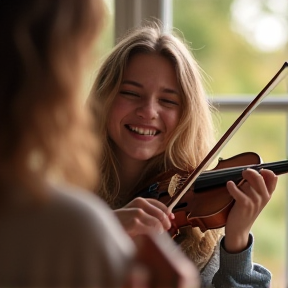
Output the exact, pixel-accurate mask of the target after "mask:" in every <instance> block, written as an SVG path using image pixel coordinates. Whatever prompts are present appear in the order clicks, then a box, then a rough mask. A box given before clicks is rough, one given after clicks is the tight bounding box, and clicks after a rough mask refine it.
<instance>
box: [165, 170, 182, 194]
mask: <svg viewBox="0 0 288 288" xmlns="http://www.w3.org/2000/svg"><path fill="white" fill-rule="evenodd" d="M180 179H181V176H180V175H179V174H175V175H174V176H172V178H171V180H170V183H169V186H168V193H169V195H170V197H173V196H174V194H175V192H176V189H177V187H178V182H179V180H180Z"/></svg>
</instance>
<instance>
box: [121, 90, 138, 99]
mask: <svg viewBox="0 0 288 288" xmlns="http://www.w3.org/2000/svg"><path fill="white" fill-rule="evenodd" d="M119 93H120V94H122V95H124V96H128V97H129V96H131V97H139V94H137V93H135V92H133V91H130V90H120V91H119Z"/></svg>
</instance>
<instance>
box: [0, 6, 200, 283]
mask: <svg viewBox="0 0 288 288" xmlns="http://www.w3.org/2000/svg"><path fill="white" fill-rule="evenodd" d="M0 14H1V15H0V24H1V25H0V31H1V32H0V33H1V43H0V47H1V48H0V49H1V50H0V63H1V68H2V73H1V77H0V131H1V138H0V255H1V256H0V286H1V287H12V286H13V287H14V286H15V287H16V286H17V287H24V286H25V287H60V286H62V287H63V286H64V287H76V286H81V287H87V286H89V287H92V286H93V287H136V286H135V285H137V284H135V283H137V281H138V283H140V279H142V280H143V281H142V284H143V285H146V286H145V287H152V286H151V285H152V284H151V283H152V282H151V281H150V279H152V278H151V277H150V278H149V277H143V275H144V276H145V275H146V274H145V273H146V272H147V273H148V272H149V269H147V270H145V269H144V271H145V273H142V274H143V275H142V276H141V277H138V278H136V279H135V277H134V276H135V275H136V274H135V270H133V267H134V264H140V265H138V267H143V265H144V264H145V263H146V264H147V261H146V262H145V261H144V260H143V259H144V256H143V252H144V251H145V250H144V248H145V247H146V248H147V246H145V245H144V246H143V241H142V244H141V245H140V244H137V243H136V242H135V243H136V245H134V243H133V242H132V241H131V239H130V237H129V236H128V235H127V234H126V232H125V231H124V229H122V227H121V225H120V224H119V222H118V220H117V219H116V218H115V216H114V215H113V213H112V212H111V210H110V209H109V208H108V207H107V206H106V204H104V202H103V201H102V200H100V199H98V197H96V196H95V195H93V194H92V193H89V192H87V191H88V190H89V189H90V188H92V187H94V186H95V185H96V184H97V180H98V179H97V175H98V173H97V171H98V170H97V167H96V165H95V163H97V161H98V156H99V153H100V152H99V151H101V149H100V145H99V143H98V141H97V140H98V139H97V138H95V129H96V128H95V125H94V124H93V122H92V117H90V113H89V111H87V110H85V107H84V106H83V103H82V100H83V99H81V97H80V96H81V95H83V94H82V92H83V90H84V89H83V75H84V71H85V69H86V65H87V63H88V61H89V59H90V56H92V47H93V43H95V40H96V39H97V36H98V34H99V33H100V29H101V26H102V25H103V20H104V18H103V17H104V16H103V15H104V14H105V7H104V4H103V2H102V0H84V1H83V0H26V1H23V0H4V1H1V4H0ZM95 171H96V172H95ZM68 183H69V184H68ZM79 187H82V188H79ZM147 239H150V240H151V241H152V237H151V238H146V240H147ZM142 240H143V239H142ZM144 240H145V239H144ZM153 243H154V242H153V241H152V244H151V243H150V244H151V245H152V246H153ZM144 244H145V243H144ZM141 247H142V248H143V249H142V248H141ZM155 247H157V246H156V244H155ZM137 248H138V250H137ZM141 249H142V250H141ZM173 250H174V248H173ZM175 251H176V250H175ZM162 252H163V253H161V251H160V250H158V254H159V255H160V256H159V257H160V258H159V259H162V263H166V264H167V263H169V261H166V260H165V253H166V252H165V249H164V250H163V251H162ZM141 253H142V254H141ZM172 254H173V253H172ZM176 254H177V255H178V256H179V257H180V258H179V260H180V261H182V262H181V263H184V265H188V268H189V269H188V270H187V271H191V267H190V266H189V265H190V264H188V263H187V261H186V259H185V258H183V256H182V254H179V253H177V251H176ZM175 259H176V258H175ZM165 261H166V262H165ZM183 261H184V262H183ZM160 263H161V261H160ZM175 263H177V261H176V262H175ZM178 263H179V262H178ZM185 263H186V264H185ZM148 264H149V259H148ZM141 265H142V266H141ZM144 267H145V265H144ZM147 267H148V265H147ZM158 268H159V267H158ZM176 270H177V269H176V268H175V267H170V271H172V272H173V273H174V275H176V276H178V278H177V279H178V280H179V281H178V284H179V286H177V287H180V284H181V285H182V286H181V287H184V286H185V287H190V286H194V287H198V286H197V274H195V275H194V276H195V277H196V278H195V282H193V281H194V280H192V282H193V283H194V284H195V283H196V284H195V285H194V284H192V282H191V281H190V280H191V279H192V278H193V277H194V276H193V277H192V278H191V276H189V275H186V274H185V273H186V272H185V271H186V270H184V269H182V270H181V269H180V270H179V271H176ZM142 271H143V269H142ZM168 271H169V270H168ZM181 273H182V274H181ZM133 277H134V278H133ZM156 278H157V277H156ZM156 278H155V277H154V278H153V279H154V280H153V281H154V282H153V283H157V285H158V286H157V287H160V286H161V282H159V281H160V280H161V279H160V278H159V277H158V278H157V279H158V280H159V279H160V280H159V281H158V282H157V281H156V280H157V279H156ZM155 279H156V280H155ZM193 279H194V278H193ZM149 281H150V282H149ZM159 283H160V284H159ZM187 283H189V286H187V285H186V284H187ZM126 284H127V285H126ZM143 285H142V286H143ZM148 285H150V286H148ZM171 285H172V283H171ZM173 285H174V284H173ZM183 285H184V286H183ZM169 286H170V284H169V285H167V286H166V287H169ZM143 287H144V286H143ZM153 287H156V286H153ZM173 287H176V286H173Z"/></svg>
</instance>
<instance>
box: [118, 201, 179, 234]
mask: <svg viewBox="0 0 288 288" xmlns="http://www.w3.org/2000/svg"><path fill="white" fill-rule="evenodd" d="M114 212H115V214H116V216H117V217H118V219H119V221H120V222H121V224H122V226H123V227H124V229H125V230H126V232H127V233H128V234H129V235H130V236H131V237H135V236H137V235H143V234H162V233H164V231H167V230H169V229H170V227H171V220H173V219H174V214H173V213H171V212H170V211H169V209H168V207H167V206H166V205H165V204H163V203H161V202H160V201H158V200H155V199H144V198H141V197H138V198H135V199H133V200H132V201H131V202H129V203H128V204H127V205H126V206H124V207H123V208H121V209H117V210H114Z"/></svg>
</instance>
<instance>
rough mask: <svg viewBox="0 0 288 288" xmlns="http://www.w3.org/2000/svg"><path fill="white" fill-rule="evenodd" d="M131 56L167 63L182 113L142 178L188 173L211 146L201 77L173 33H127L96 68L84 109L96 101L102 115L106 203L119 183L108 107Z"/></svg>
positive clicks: (154, 28) (156, 29) (150, 29)
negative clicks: (156, 58) (163, 172)
mask: <svg viewBox="0 0 288 288" xmlns="http://www.w3.org/2000/svg"><path fill="white" fill-rule="evenodd" d="M137 53H157V54H160V55H162V56H164V57H166V58H167V59H169V60H170V61H172V63H173V65H174V67H175V71H176V75H177V80H178V84H179V87H180V89H181V101H182V103H181V105H182V106H181V107H182V108H183V109H182V112H181V117H180V121H179V124H178V126H177V129H175V131H174V132H173V135H172V137H171V138H170V141H169V143H168V145H167V148H166V151H165V152H164V153H163V154H161V155H159V156H157V157H155V158H153V159H151V160H149V162H148V163H147V167H146V171H144V173H143V175H144V176H143V178H147V177H148V174H147V173H154V175H155V170H159V171H160V170H166V169H168V168H169V167H171V166H174V167H177V168H179V169H181V170H191V169H193V168H195V166H197V165H198V164H199V163H200V161H201V160H202V159H203V158H204V157H205V156H206V154H207V152H208V151H209V149H210V148H211V145H212V144H213V143H214V128H213V124H212V118H211V117H212V116H211V110H210V105H209V102H208V100H207V98H206V96H205V91H204V88H203V78H202V74H201V73H202V72H201V69H200V67H199V66H198V64H197V62H196V61H195V59H194V58H193V55H192V53H191V51H190V49H189V46H188V45H187V44H186V43H185V41H184V40H181V39H180V37H179V36H176V34H173V33H165V32H163V30H162V29H161V27H160V26H159V25H158V24H155V23H152V24H148V25H145V26H144V27H140V28H137V29H134V30H131V31H129V32H128V34H127V35H125V36H124V37H123V38H122V39H121V40H120V41H119V42H118V44H117V45H116V46H115V47H114V49H113V50H112V52H111V53H110V54H109V56H108V57H107V58H106V60H105V61H104V63H103V64H102V65H101V67H100V69H99V71H98V74H97V78H96V80H95V83H94V86H93V88H92V91H91V95H90V99H89V101H90V104H91V103H92V102H93V101H97V102H98V103H100V105H101V107H102V109H103V111H108V113H106V114H105V115H104V114H103V115H102V119H99V121H100V131H101V134H102V138H103V142H104V146H103V148H104V156H103V159H102V176H101V177H102V180H101V187H100V189H99V193H100V195H101V196H102V197H103V198H105V199H106V201H108V202H109V203H110V204H111V203H113V202H114V201H115V200H116V198H117V197H118V196H119V195H118V191H119V188H120V183H119V179H118V174H117V160H116V158H115V156H114V154H113V143H112V141H111V140H110V139H109V137H108V133H107V119H108V117H109V110H110V107H111V103H112V102H113V100H114V98H115V96H116V94H117V92H118V90H119V86H120V83H121V80H122V75H123V71H124V70H125V67H126V66H127V63H128V62H129V59H130V57H131V56H132V55H135V54H137ZM148 171H150V172H148ZM156 172H157V171H156ZM143 178H142V180H143ZM131 188H132V187H131ZM134 188H135V187H134ZM112 206H113V205H112Z"/></svg>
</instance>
